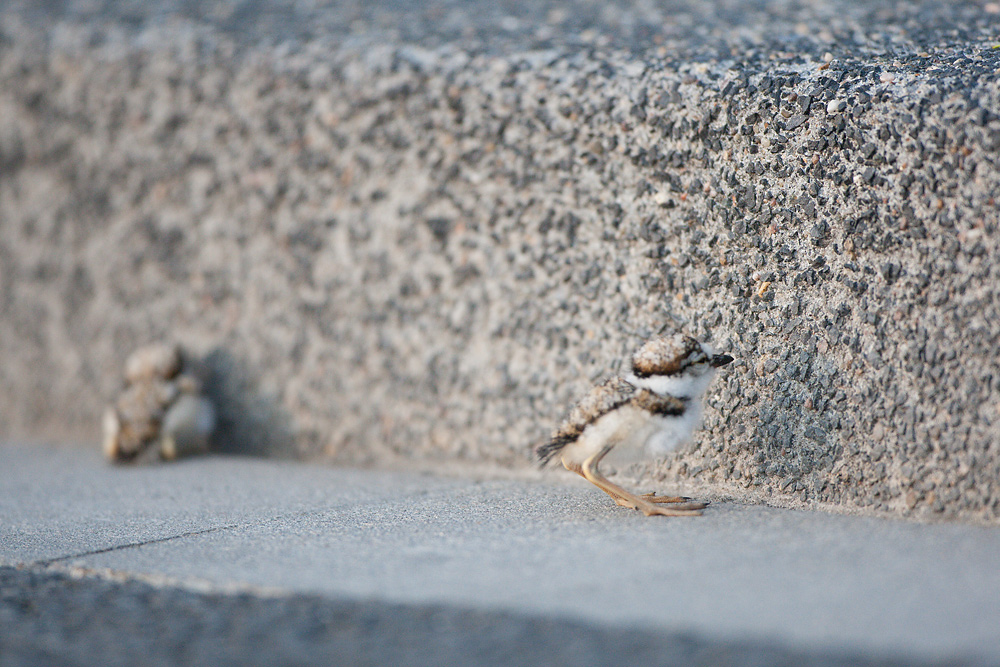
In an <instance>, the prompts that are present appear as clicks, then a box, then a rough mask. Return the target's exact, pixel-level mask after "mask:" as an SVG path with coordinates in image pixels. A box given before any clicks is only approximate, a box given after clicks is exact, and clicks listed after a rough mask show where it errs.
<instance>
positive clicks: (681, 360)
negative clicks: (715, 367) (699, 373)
mask: <svg viewBox="0 0 1000 667" xmlns="http://www.w3.org/2000/svg"><path fill="white" fill-rule="evenodd" d="M706 358H707V354H706V353H705V350H704V349H703V347H702V344H701V343H699V342H698V341H697V340H695V339H694V338H691V337H690V336H685V335H683V334H676V335H674V336H665V337H663V338H655V339H653V340H651V341H649V342H648V343H646V344H645V345H643V346H642V347H640V348H639V349H638V350H636V352H635V354H633V355H632V372H633V373H635V375H636V376H637V377H649V376H651V375H677V374H678V373H681V372H683V370H684V369H685V368H687V367H688V366H689V365H690V364H692V363H697V362H698V361H699V360H702V359H706Z"/></svg>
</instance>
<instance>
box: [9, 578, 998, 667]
mask: <svg viewBox="0 0 1000 667" xmlns="http://www.w3.org/2000/svg"><path fill="white" fill-rule="evenodd" d="M0 628H2V630H0V667H16V666H22V665H42V664H60V665H94V664H100V665H108V666H113V665H130V664H135V663H136V660H137V656H142V659H141V662H142V664H145V665H174V664H185V665H278V664H285V665H293V664H294V665H397V666H400V667H403V666H408V665H491V666H492V665H551V666H556V665H643V666H644V667H653V666H655V665H683V666H685V667H688V666H697V665H706V666H707V665H712V666H718V667H726V666H732V667H736V666H742V665H755V666H759V667H765V666H770V665H788V666H789V667H791V666H795V667H804V666H810V665H811V666H831V667H832V666H835V665H844V666H848V665H851V666H864V665H884V666H889V665H912V666H915V667H923V666H930V665H980V664H985V663H984V662H982V661H978V660H973V659H961V658H954V659H949V660H946V661H927V660H920V659H913V657H912V656H911V657H891V656H884V655H883V656H878V657H874V656H868V655H864V654H859V653H858V652H853V651H844V652H831V651H827V650H822V649H819V650H816V651H802V650H793V649H789V648H784V647H782V646H779V645H776V644H770V643H764V642H726V641H713V640H711V639H708V638H702V637H697V636H693V635H690V634H681V633H674V634H662V633H656V632H649V631H642V630H629V629H616V628H605V627H597V626H593V625H589V624H586V623H581V622H577V621H571V620H562V619H554V618H537V617H530V616H519V615H515V614H510V613H503V612H490V611H480V610H470V609H463V608H456V607H443V606H427V605H418V606H409V605H401V604H387V603H381V602H377V601H364V602H355V601H346V600H330V599H325V598H321V597H315V596H303V595H295V596H287V597H286V596H282V597H259V596H256V595H253V594H250V593H235V594H223V593H197V592H192V591H189V590H182V589H177V588H170V587H158V586H150V585H148V584H145V583H141V582H138V581H130V580H126V581H110V580H107V579H104V578H100V577H90V576H85V577H82V578H78V577H71V576H69V575H67V574H65V573H62V572H53V571H42V572H33V571H27V570H17V569H15V568H10V567H0Z"/></svg>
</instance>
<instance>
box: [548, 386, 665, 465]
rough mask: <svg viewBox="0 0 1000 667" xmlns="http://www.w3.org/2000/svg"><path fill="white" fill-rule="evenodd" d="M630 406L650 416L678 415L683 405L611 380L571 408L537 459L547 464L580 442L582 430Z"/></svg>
mask: <svg viewBox="0 0 1000 667" xmlns="http://www.w3.org/2000/svg"><path fill="white" fill-rule="evenodd" d="M624 405H632V406H634V407H636V408H638V409H640V410H643V411H645V412H648V413H650V414H653V415H662V416H666V415H680V414H682V413H683V412H684V407H685V406H684V401H682V400H680V399H678V398H674V397H673V396H658V395H656V394H655V393H653V392H651V391H649V390H648V389H640V388H638V387H636V386H635V385H633V384H632V383H631V382H628V381H627V380H625V379H624V378H621V377H613V378H610V379H608V380H606V381H604V382H602V383H601V384H599V385H597V386H596V387H594V388H593V389H591V390H590V393H588V394H587V395H586V396H584V397H583V399H582V400H581V401H580V402H579V403H577V404H576V405H575V406H573V409H572V410H571V411H570V413H569V415H568V416H567V417H566V419H564V420H563V422H562V423H561V424H560V425H559V428H558V429H556V431H555V433H553V434H552V438H551V439H550V440H549V442H548V443H546V444H544V445H542V446H541V447H539V448H538V456H539V458H540V459H541V460H542V462H543V463H544V462H547V461H548V460H549V459H551V458H552V457H553V456H555V455H556V454H557V453H558V452H559V451H560V450H561V449H563V447H565V446H566V445H568V444H570V443H572V442H573V441H575V440H576V439H577V438H579V437H580V436H581V435H582V434H583V432H584V430H585V429H586V428H587V427H588V426H590V425H591V424H594V423H595V422H597V420H598V419H600V418H601V417H603V416H605V415H606V414H608V413H609V412H611V411H612V410H615V409H617V408H620V407H622V406H624Z"/></svg>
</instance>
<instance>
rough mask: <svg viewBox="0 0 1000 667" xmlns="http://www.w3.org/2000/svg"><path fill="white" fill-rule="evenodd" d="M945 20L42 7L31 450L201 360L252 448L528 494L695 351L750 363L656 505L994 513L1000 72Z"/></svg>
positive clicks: (31, 78) (16, 137)
mask: <svg viewBox="0 0 1000 667" xmlns="http://www.w3.org/2000/svg"><path fill="white" fill-rule="evenodd" d="M931 5H932V3H910V4H904V5H900V6H899V8H898V9H897V10H893V11H892V12H889V13H884V14H883V13H879V11H876V10H870V9H866V8H865V7H863V6H861V5H860V4H855V3H850V2H840V3H831V4H829V5H819V4H810V3H806V4H803V5H802V6H799V7H796V8H794V9H793V10H791V13H790V14H789V15H787V16H772V15H769V14H768V13H767V10H766V9H765V10H745V11H746V12H748V14H746V15H744V14H740V13H739V12H738V11H737V12H736V13H734V14H732V15H731V16H730V14H728V13H727V12H728V11H729V10H733V11H736V10H735V9H734V8H732V7H730V6H729V4H727V3H723V2H719V3H711V2H709V3H703V4H699V5H698V6H697V7H695V8H693V9H690V10H688V11H687V13H683V12H681V13H677V14H676V15H674V14H669V15H664V14H662V13H661V14H658V15H657V16H653V15H652V14H651V15H650V16H646V15H645V14H643V12H644V11H646V12H653V14H656V13H657V12H659V11H660V10H655V9H648V8H647V9H645V10H643V9H639V8H637V7H633V6H632V5H631V4H629V3H622V4H621V9H622V12H623V13H622V14H621V15H620V16H629V17H631V18H630V19H629V20H628V21H626V20H624V19H620V18H618V19H614V20H612V19H611V18H610V17H609V16H601V15H596V14H595V13H594V12H593V11H589V12H588V11H585V10H583V9H581V11H580V12H579V13H577V12H575V10H573V9H570V10H568V11H565V12H560V11H556V10H557V9H558V8H557V7H556V6H554V5H553V6H552V7H549V6H545V12H543V14H542V15H541V16H540V17H539V20H540V23H539V24H538V25H547V26H549V28H548V30H547V31H544V30H543V31H542V34H540V33H539V32H538V31H537V30H535V29H533V28H531V29H529V28H530V26H532V25H534V24H531V23H528V22H519V21H518V20H517V19H515V18H514V17H509V18H510V20H507V21H505V20H504V19H503V17H501V16H497V15H495V12H496V11H501V10H490V11H493V12H494V13H493V14H490V13H489V12H487V11H486V10H484V13H483V15H482V16H479V15H477V13H476V8H477V7H478V5H476V4H474V3H473V4H465V5H463V4H462V3H455V4H452V5H446V10H445V13H444V16H445V18H447V20H444V22H443V23H441V21H442V20H443V19H442V17H441V16H438V15H434V16H432V15H433V14H434V12H435V11H439V10H435V9H434V8H433V7H431V6H430V5H427V6H424V5H420V4H418V5H414V7H413V8H412V9H410V10H407V11H402V10H401V11H400V13H398V14H396V13H394V12H395V10H396V8H395V7H394V6H393V5H391V4H390V5H386V6H385V7H384V8H383V9H384V10H385V11H384V13H383V14H379V11H378V7H379V5H374V6H373V8H369V9H368V10H365V12H362V13H361V14H358V15H357V16H356V17H355V18H354V19H351V20H346V18H347V14H350V11H349V10H348V9H347V8H345V6H343V5H335V6H331V7H325V8H323V9H319V10H316V13H315V14H310V15H309V16H300V15H298V14H296V13H295V10H294V8H292V7H291V5H285V4H283V3H274V4H273V5H270V4H269V5H266V6H264V7H263V8H264V9H267V8H271V9H272V10H273V11H263V9H262V11H261V13H260V15H259V16H258V17H257V18H256V19H255V18H253V17H254V16H257V15H247V16H243V15H240V16H235V17H234V16H230V17H228V18H227V17H222V18H219V17H213V16H211V15H208V14H206V15H198V14H194V15H192V14H190V11H194V10H185V11H188V14H185V13H184V11H180V10H178V9H177V7H176V6H174V5H172V4H171V3H168V2H164V3H160V4H156V5H152V6H151V7H152V8H148V7H147V8H145V9H136V8H133V9H130V10H128V12H125V13H126V14H128V15H127V16H124V15H119V14H115V13H114V12H117V11H118V10H116V9H114V7H104V8H102V9H100V11H97V12H96V13H88V11H89V10H86V8H85V7H84V5H82V4H81V5H80V7H77V5H76V4H75V3H69V4H68V5H67V7H66V9H65V11H63V12H62V13H61V14H59V15H58V16H51V15H50V16H46V17H43V19H44V20H36V19H33V15H32V10H30V9H26V8H25V7H24V6H21V5H20V4H18V3H13V4H11V5H8V6H7V7H5V11H4V12H3V26H4V28H3V39H0V49H2V61H0V62H2V72H0V84H2V91H3V92H2V93H0V108H2V110H3V113H2V114H0V118H2V120H0V125H2V127H0V163H2V164H3V165H4V169H3V174H4V175H3V177H2V179H0V189H2V190H0V192H2V195H3V196H2V197H0V202H2V203H0V206H2V209H0V215H2V216H3V219H4V220H5V223H4V225H5V226H4V234H3V236H2V238H0V259H2V262H0V285H2V289H0V359H2V374H0V399H2V400H0V411H2V412H0V423H2V424H4V431H5V432H7V433H10V434H31V435H35V436H38V435H45V434H48V435H52V436H66V435H67V434H70V433H72V434H78V433H80V430H81V429H91V428H92V425H96V423H97V417H98V415H99V414H100V412H101V408H102V407H103V405H102V404H103V402H104V401H105V400H108V399H109V398H110V397H111V396H112V395H113V394H114V392H115V391H116V389H117V388H116V386H115V383H116V377H117V375H118V372H119V371H118V369H119V367H120V364H121V361H122V358H123V356H124V354H127V352H128V351H130V350H131V349H133V348H134V347H136V346H137V345H139V344H141V343H145V342H148V341H150V340H160V339H170V340H177V341H180V342H182V343H184V344H185V345H187V346H188V347H190V348H191V349H194V350H195V351H196V352H198V353H199V354H201V355H203V356H204V357H205V358H206V360H207V362H208V365H209V366H210V367H211V368H212V369H214V371H215V375H214V377H215V382H214V384H213V385H212V387H211V389H212V391H213V392H214V394H215V397H216V398H217V400H218V402H219V403H220V406H221V413H222V414H221V417H222V420H223V424H224V428H223V430H222V432H221V437H220V438H219V442H217V443H216V444H217V447H218V448H219V449H220V450H222V451H243V452H250V453H267V454H274V453H281V454H293V455H305V456H321V457H327V458H330V459H333V460H338V461H342V462H349V463H379V462H383V463H384V462H386V461H390V460H399V459H420V460H424V461H433V460H461V461H467V462H480V463H481V462H489V463H495V464H498V465H502V466H514V467H516V466H522V465H525V459H526V452H527V450H528V448H529V446H530V445H532V444H534V443H537V442H538V441H539V440H541V439H542V438H544V437H545V436H546V434H547V433H548V431H549V430H550V429H551V428H552V427H553V426H554V425H555V424H556V423H557V422H558V420H559V418H560V416H561V412H562V411H563V410H564V409H565V407H566V406H567V405H569V404H570V402H571V401H572V400H573V399H574V398H575V397H576V396H577V395H579V394H580V392H581V391H583V390H584V389H585V388H586V386H587V385H588V384H589V383H590V382H591V381H593V380H596V379H598V378H600V377H601V376H603V375H606V374H609V373H611V372H614V371H615V370H616V366H617V364H619V363H620V362H621V360H622V359H624V358H625V357H626V356H627V354H628V352H629V351H630V350H631V349H633V348H634V347H635V346H636V344H637V343H638V342H639V341H640V340H641V338H642V337H644V336H647V335H650V334H652V333H655V332H656V331H658V330H660V329H662V328H663V327H678V328H681V329H683V330H685V331H688V332H690V333H692V334H695V335H698V336H702V337H705V338H708V339H711V340H712V341H713V342H714V343H715V344H716V345H717V346H718V347H720V348H724V349H725V350H726V351H728V352H730V353H732V354H733V355H734V356H736V357H737V358H738V360H739V361H738V362H737V363H736V364H734V365H733V366H732V367H731V370H729V371H728V372H727V374H726V375H725V376H724V377H722V378H720V380H718V381H717V383H716V387H715V390H714V391H713V393H712V395H711V396H710V399H709V402H710V405H711V407H710V409H709V410H708V411H707V419H706V428H705V431H704V433H703V434H702V435H701V437H699V439H698V441H697V442H696V443H695V444H694V446H693V448H692V449H691V450H690V451H689V452H687V453H685V454H683V455H681V456H679V457H677V458H675V459H672V460H669V461H667V462H665V463H662V464H658V465H651V466H649V467H647V468H645V469H643V471H641V472H642V473H643V474H645V475H646V476H647V478H648V479H660V480H675V479H681V478H683V479H692V480H693V481H694V482H696V483H699V484H707V485H711V486H713V487H714V488H716V489H718V490H719V491H720V492H724V493H730V494H733V495H736V496H740V494H746V495H749V494H756V495H760V494H764V495H765V496H767V495H770V496H772V497H773V498H775V499H776V500H781V499H785V501H792V500H794V501H799V502H809V501H814V500H815V501H821V502H827V503H839V504H844V505H847V506H850V507H855V508H867V509H870V510H876V511H881V512H894V513H900V514H916V515H938V516H947V517H956V518H964V519H969V520H978V521H989V522H994V521H996V520H997V519H998V518H1000V488H998V485H1000V457H998V455H997V449H996V447H995V443H996V442H997V441H998V439H1000V431H998V429H1000V426H998V423H1000V413H998V409H1000V404H998V402H997V396H998V395H1000V394H998V392H997V389H998V382H1000V366H998V361H997V357H996V354H995V351H996V349H998V346H1000V324H998V323H1000V312H998V310H997V309H998V306H997V303H998V301H997V299H996V290H997V288H996V285H998V284H1000V275H998V273H997V272H998V270H1000V269H997V267H996V264H995V263H993V262H991V261H989V258H990V257H993V256H996V255H997V252H998V250H1000V249H998V247H997V246H998V243H997V239H998V235H997V219H996V202H995V201H994V196H995V195H994V193H996V192H997V191H1000V170H998V168H997V163H996V155H997V151H998V150H1000V116H998V113H1000V89H998V84H997V81H996V77H995V72H996V70H997V66H998V63H1000V50H996V49H994V48H993V46H994V43H993V42H991V41H990V40H992V39H995V35H994V34H993V33H992V32H991V25H993V23H992V21H993V19H994V15H993V14H990V13H989V12H990V11H992V5H989V6H985V5H984V6H982V7H979V6H976V7H972V6H968V7H965V6H963V7H960V8H955V9H954V10H953V11H951V12H948V11H946V10H943V9H936V8H934V7H932V6H931ZM569 7H571V8H572V7H573V5H570V6H569ZM549 10H551V11H549ZM102 12H103V13H102ZM345 12H346V14H345ZM366 12H367V13H366ZM407 12H409V13H407ZM755 12H756V13H755ZM610 13H613V12H609V14H610ZM352 16H354V15H352ZM720 16H721V17H727V16H729V17H730V18H721V19H720V18H719V17H720ZM324 17H325V18H324ZM657 17H658V18H657ZM713 17H714V18H713ZM928 18H933V19H934V21H935V22H934V23H928V21H926V20H925V19H928ZM749 19H754V21H757V22H756V23H754V22H753V21H749ZM713 20H715V21H721V23H719V24H718V25H716V24H713V23H712V21H713ZM33 21H34V22H33ZM254 21H257V22H256V23H255V22H254ZM352 21H356V23H352ZM463 21H465V22H467V23H465V24H463V23H462V22H463ZM657 21H659V23H658V22H657ZM726 21H731V24H727V23H726ZM242 22H248V23H246V24H245V25H244V23H242ZM581 22H582V23H581ZM921 24H923V25H934V26H936V27H934V28H927V29H920V28H919V27H918V26H919V25H921ZM318 25H323V26H327V27H329V32H326V33H323V32H322V31H320V30H319V29H318V28H315V26H318ZM338 25H340V26H344V25H348V26H351V27H350V30H346V29H345V28H343V27H341V28H339V29H338V28H336V26H338ZM438 25H439V26H444V27H441V28H440V29H436V28H435V29H432V28H431V26H438ZM462 25H465V26H466V28H465V29H461V28H460V26H462ZM657 25H659V26H661V27H660V28H659V29H655V26H657ZM279 26H284V27H283V28H280V29H279ZM310 26H313V28H310ZM407 26H408V27H407ZM644 26H645V27H644ZM650 26H653V27H650ZM720 26H721V27H720ZM244 27H246V28H247V30H246V31H245V32H244V31H241V30H240V29H239V28H244ZM272 30H277V31H278V32H277V33H276V34H277V35H278V36H279V39H275V38H274V37H273V34H272V33H271V32H269V31H272ZM268 35H272V36H271V37H268ZM39 40H41V42H40V41H39ZM39 43H44V44H45V48H44V49H39V48H37V44H39ZM627 47H630V48H627ZM87 432H88V433H90V432H92V431H90V430H88V431H87Z"/></svg>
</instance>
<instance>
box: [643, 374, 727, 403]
mask: <svg viewBox="0 0 1000 667" xmlns="http://www.w3.org/2000/svg"><path fill="white" fill-rule="evenodd" d="M713 375H715V369H711V370H709V371H708V372H706V373H703V374H701V375H690V374H687V373H682V374H681V375H650V376H649V377H645V378H640V377H636V376H635V374H634V373H629V374H628V375H627V376H625V379H626V380H627V381H628V382H629V383H631V384H633V385H635V386H636V387H639V388H640V389H648V390H650V391H651V392H653V393H654V394H658V395H660V396H673V397H675V398H701V396H702V395H703V394H704V393H705V390H706V389H708V385H709V384H711V382H712V376H713Z"/></svg>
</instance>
